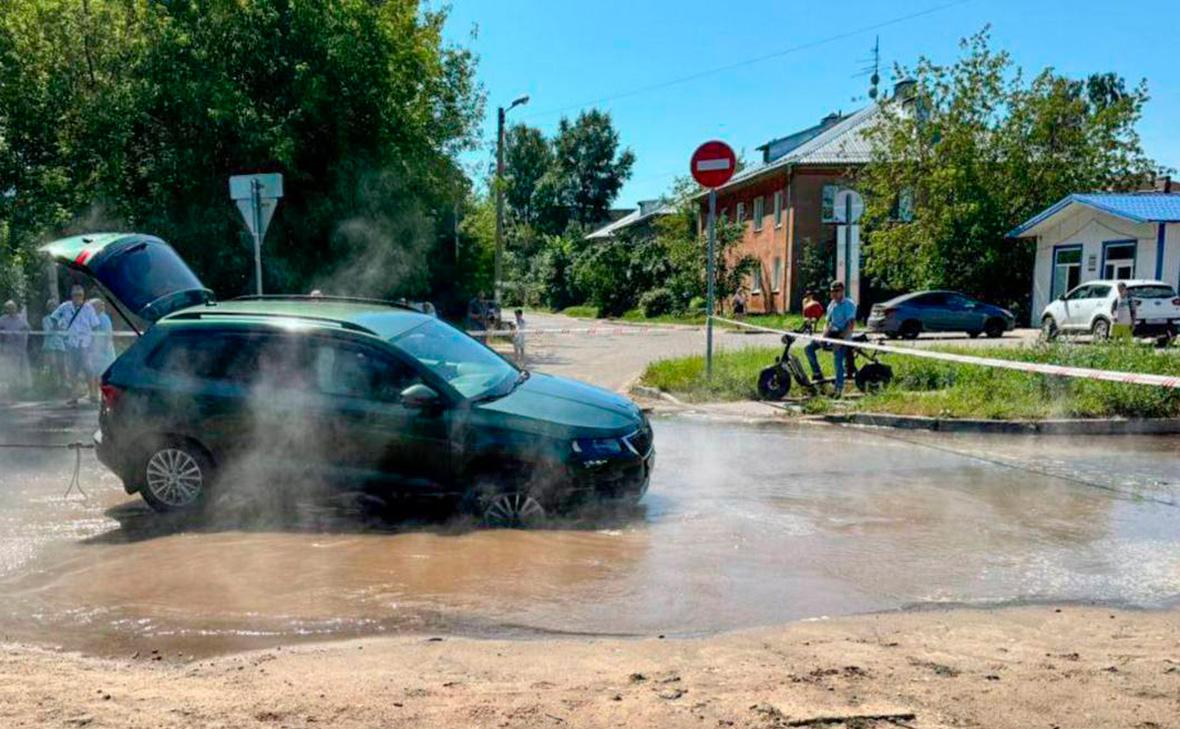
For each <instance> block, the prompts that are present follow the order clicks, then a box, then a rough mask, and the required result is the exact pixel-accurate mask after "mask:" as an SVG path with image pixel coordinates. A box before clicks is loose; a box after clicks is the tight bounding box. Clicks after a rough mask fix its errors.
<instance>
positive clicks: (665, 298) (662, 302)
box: [639, 288, 676, 318]
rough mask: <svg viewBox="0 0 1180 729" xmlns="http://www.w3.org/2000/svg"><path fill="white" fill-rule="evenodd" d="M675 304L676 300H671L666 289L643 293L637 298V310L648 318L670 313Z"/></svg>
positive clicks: (670, 293)
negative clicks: (641, 311) (640, 310)
mask: <svg viewBox="0 0 1180 729" xmlns="http://www.w3.org/2000/svg"><path fill="white" fill-rule="evenodd" d="M675 303H676V300H675V299H673V298H672V292H671V291H669V290H668V289H666V288H655V289H651V290H650V291H645V292H643V295H642V296H640V297H639V308H640V309H642V310H643V315H644V316H645V317H648V318H651V317H656V316H663V315H664V314H670V313H672V308H673V306H674V305H675Z"/></svg>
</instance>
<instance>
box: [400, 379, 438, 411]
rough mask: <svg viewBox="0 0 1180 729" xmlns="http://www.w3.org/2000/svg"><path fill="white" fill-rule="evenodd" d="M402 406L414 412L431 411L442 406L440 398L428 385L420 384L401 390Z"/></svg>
mask: <svg viewBox="0 0 1180 729" xmlns="http://www.w3.org/2000/svg"><path fill="white" fill-rule="evenodd" d="M401 400H402V405H405V406H406V407H408V408H413V409H415V410H431V409H434V408H436V407H439V406H440V405H441V404H442V397H441V396H440V395H439V394H438V392H437V391H435V389H434V388H432V387H430V386H429V385H423V384H422V383H421V382H419V383H417V384H415V385H410V386H409V387H407V388H406V389H404V390H402V395H401Z"/></svg>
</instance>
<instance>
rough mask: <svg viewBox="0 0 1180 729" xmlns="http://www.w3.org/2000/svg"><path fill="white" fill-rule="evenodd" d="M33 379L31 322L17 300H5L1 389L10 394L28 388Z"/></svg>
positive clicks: (1, 322)
mask: <svg viewBox="0 0 1180 729" xmlns="http://www.w3.org/2000/svg"><path fill="white" fill-rule="evenodd" d="M32 384H33V380H32V376H31V375H30V373H29V322H27V321H25V317H24V316H23V315H22V314H21V313H20V310H19V309H18V308H17V306H16V302H15V301H12V300H9V301H5V302H4V315H3V316H0V389H2V390H4V391H6V393H7V394H8V395H10V396H15V395H16V394H17V393H18V392H21V391H23V390H27V389H28V388H29V387H30V386H32Z"/></svg>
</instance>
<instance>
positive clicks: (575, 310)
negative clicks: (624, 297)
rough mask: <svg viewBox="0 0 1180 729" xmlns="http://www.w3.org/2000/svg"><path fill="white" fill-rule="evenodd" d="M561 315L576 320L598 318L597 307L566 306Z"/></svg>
mask: <svg viewBox="0 0 1180 729" xmlns="http://www.w3.org/2000/svg"><path fill="white" fill-rule="evenodd" d="M561 313H562V314H565V315H566V316H572V317H575V318H577V319H597V318H598V316H599V314H598V307H597V306H568V307H566V308H564V309H562V310H561Z"/></svg>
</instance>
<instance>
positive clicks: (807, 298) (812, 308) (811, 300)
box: [803, 291, 824, 326]
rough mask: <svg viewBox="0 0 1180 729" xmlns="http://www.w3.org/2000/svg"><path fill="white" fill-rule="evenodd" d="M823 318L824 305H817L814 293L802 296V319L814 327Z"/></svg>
mask: <svg viewBox="0 0 1180 729" xmlns="http://www.w3.org/2000/svg"><path fill="white" fill-rule="evenodd" d="M823 317H824V305H823V304H821V303H819V299H818V298H816V295H815V292H814V291H808V292H807V293H805V294H803V318H804V319H806V320H808V321H809V322H811V324H812V326H815V324H816V322H818V321H819V320H820V319H822V318H823Z"/></svg>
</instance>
